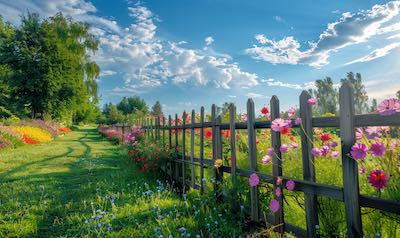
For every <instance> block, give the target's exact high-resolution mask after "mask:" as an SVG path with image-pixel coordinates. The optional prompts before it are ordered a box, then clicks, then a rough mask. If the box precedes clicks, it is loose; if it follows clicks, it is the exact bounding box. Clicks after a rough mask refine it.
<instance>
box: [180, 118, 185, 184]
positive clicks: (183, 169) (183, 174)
mask: <svg viewBox="0 0 400 238" xmlns="http://www.w3.org/2000/svg"><path fill="white" fill-rule="evenodd" d="M182 125H183V129H182V164H181V166H182V186H183V191H185V189H186V163H185V159H186V129H185V126H186V111H184V112H183V115H182Z"/></svg>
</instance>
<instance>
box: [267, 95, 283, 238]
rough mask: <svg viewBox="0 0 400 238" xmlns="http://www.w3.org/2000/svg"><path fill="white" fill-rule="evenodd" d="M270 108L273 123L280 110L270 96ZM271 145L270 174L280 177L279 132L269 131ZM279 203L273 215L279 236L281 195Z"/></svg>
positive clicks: (275, 185)
mask: <svg viewBox="0 0 400 238" xmlns="http://www.w3.org/2000/svg"><path fill="white" fill-rule="evenodd" d="M270 106H271V121H273V120H274V119H276V118H279V117H280V110H279V99H278V97H277V96H275V95H274V96H272V98H271V101H270ZM271 143H272V148H273V149H274V153H273V155H272V163H273V166H272V174H273V176H274V177H275V178H276V177H279V176H282V161H281V158H282V154H281V151H280V147H281V134H280V132H276V131H273V130H271ZM277 187H279V188H280V189H281V190H282V188H283V186H282V184H280V185H277V184H276V182H275V183H274V191H275V190H276V188H277ZM276 199H277V200H278V201H279V204H280V209H279V210H278V211H277V212H276V213H275V215H274V225H275V226H277V228H276V229H275V231H276V232H279V233H280V234H281V235H283V233H284V230H285V228H284V225H285V223H284V219H283V193H282V194H281V196H279V197H277V198H276Z"/></svg>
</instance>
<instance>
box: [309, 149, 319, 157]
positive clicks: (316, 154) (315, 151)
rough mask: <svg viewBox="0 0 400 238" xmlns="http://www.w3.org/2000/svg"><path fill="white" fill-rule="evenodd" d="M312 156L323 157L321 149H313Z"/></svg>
mask: <svg viewBox="0 0 400 238" xmlns="http://www.w3.org/2000/svg"><path fill="white" fill-rule="evenodd" d="M311 154H312V155H313V156H321V149H319V148H312V149H311Z"/></svg>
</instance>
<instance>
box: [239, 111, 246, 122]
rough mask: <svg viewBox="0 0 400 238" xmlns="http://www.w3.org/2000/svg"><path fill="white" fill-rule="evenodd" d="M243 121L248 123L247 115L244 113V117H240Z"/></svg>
mask: <svg viewBox="0 0 400 238" xmlns="http://www.w3.org/2000/svg"><path fill="white" fill-rule="evenodd" d="M240 119H241V121H247V113H245V112H243V113H242V115H240Z"/></svg>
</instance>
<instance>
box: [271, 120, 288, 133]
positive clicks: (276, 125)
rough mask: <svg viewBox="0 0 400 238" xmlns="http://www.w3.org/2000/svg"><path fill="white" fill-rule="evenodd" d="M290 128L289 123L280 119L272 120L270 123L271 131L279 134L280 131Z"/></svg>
mask: <svg viewBox="0 0 400 238" xmlns="http://www.w3.org/2000/svg"><path fill="white" fill-rule="evenodd" d="M290 126H291V121H290V120H285V119H282V118H277V119H275V120H273V121H272V123H271V129H272V130H273V131H276V132H280V131H281V130H282V129H284V128H288V127H290Z"/></svg>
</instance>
